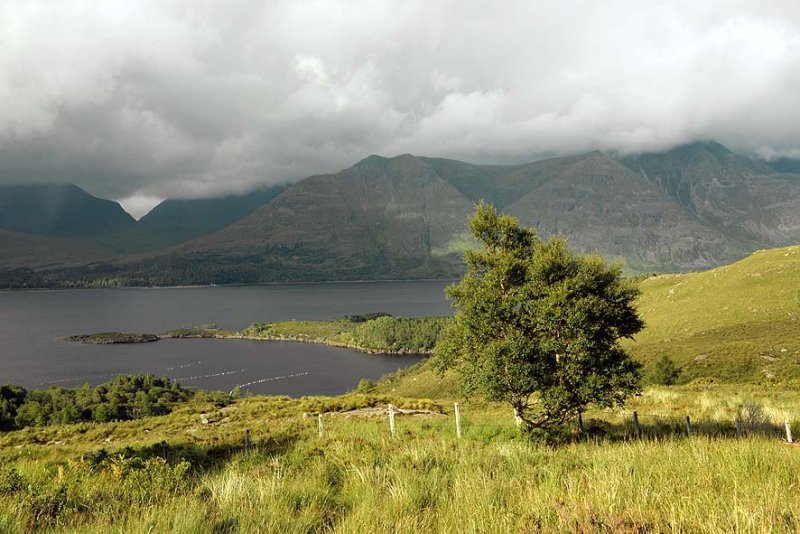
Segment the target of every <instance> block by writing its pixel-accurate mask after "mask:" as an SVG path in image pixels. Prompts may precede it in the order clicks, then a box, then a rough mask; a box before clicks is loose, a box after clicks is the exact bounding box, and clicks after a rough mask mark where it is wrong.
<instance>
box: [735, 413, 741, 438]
mask: <svg viewBox="0 0 800 534" xmlns="http://www.w3.org/2000/svg"><path fill="white" fill-rule="evenodd" d="M736 437H737V438H739V439H741V437H742V421H741V419H739V418H738V417H737V418H736Z"/></svg>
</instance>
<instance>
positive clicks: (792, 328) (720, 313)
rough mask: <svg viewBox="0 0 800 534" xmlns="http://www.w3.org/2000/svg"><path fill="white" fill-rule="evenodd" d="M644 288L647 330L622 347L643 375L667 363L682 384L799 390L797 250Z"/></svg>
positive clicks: (763, 254)
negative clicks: (753, 385)
mask: <svg viewBox="0 0 800 534" xmlns="http://www.w3.org/2000/svg"><path fill="white" fill-rule="evenodd" d="M641 287H642V296H641V298H640V299H639V303H638V305H639V311H640V313H641V315H642V316H643V317H644V319H645V323H646V328H645V329H644V330H643V331H642V332H641V333H640V334H638V335H637V336H636V338H635V340H634V341H632V342H629V343H627V345H626V346H627V348H629V349H630V350H631V352H632V354H633V355H634V356H635V357H637V358H638V359H639V360H641V361H643V362H644V363H645V365H646V370H647V371H648V372H650V371H652V368H653V365H654V364H655V361H656V360H657V359H658V358H660V357H661V356H662V355H667V356H669V357H670V358H672V359H673V360H674V361H675V362H676V363H677V364H678V365H679V366H680V367H681V369H682V373H681V381H683V382H689V381H692V380H697V379H703V378H710V379H713V380H717V381H721V382H732V381H735V382H752V383H764V384H784V385H795V386H796V385H798V384H800V335H798V331H800V322H798V321H800V246H792V247H787V248H780V249H772V250H765V251H760V252H757V253H755V254H753V255H752V256H750V257H748V258H745V259H744V260H742V261H739V262H737V263H734V264H732V265H728V266H725V267H719V268H717V269H712V270H710V271H705V272H701V273H691V274H682V275H663V276H655V277H651V278H649V279H647V280H645V281H644V282H643V283H642V286H641Z"/></svg>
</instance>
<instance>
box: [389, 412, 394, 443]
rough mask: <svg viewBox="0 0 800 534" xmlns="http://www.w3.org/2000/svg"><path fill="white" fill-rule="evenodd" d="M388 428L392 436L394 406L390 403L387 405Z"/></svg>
mask: <svg viewBox="0 0 800 534" xmlns="http://www.w3.org/2000/svg"><path fill="white" fill-rule="evenodd" d="M389 430H391V431H392V437H394V406H392V405H391V404H390V405H389Z"/></svg>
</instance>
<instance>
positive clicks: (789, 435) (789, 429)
mask: <svg viewBox="0 0 800 534" xmlns="http://www.w3.org/2000/svg"><path fill="white" fill-rule="evenodd" d="M783 426H784V427H786V442H787V443H794V441H792V425H791V423H789V420H788V419H786V420H785V421H784V422H783Z"/></svg>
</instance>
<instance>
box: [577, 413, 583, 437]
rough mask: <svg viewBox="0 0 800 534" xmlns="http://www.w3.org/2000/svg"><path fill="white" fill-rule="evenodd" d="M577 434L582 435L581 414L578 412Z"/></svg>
mask: <svg viewBox="0 0 800 534" xmlns="http://www.w3.org/2000/svg"><path fill="white" fill-rule="evenodd" d="M578 434H580V435H583V413H582V412H578Z"/></svg>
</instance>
